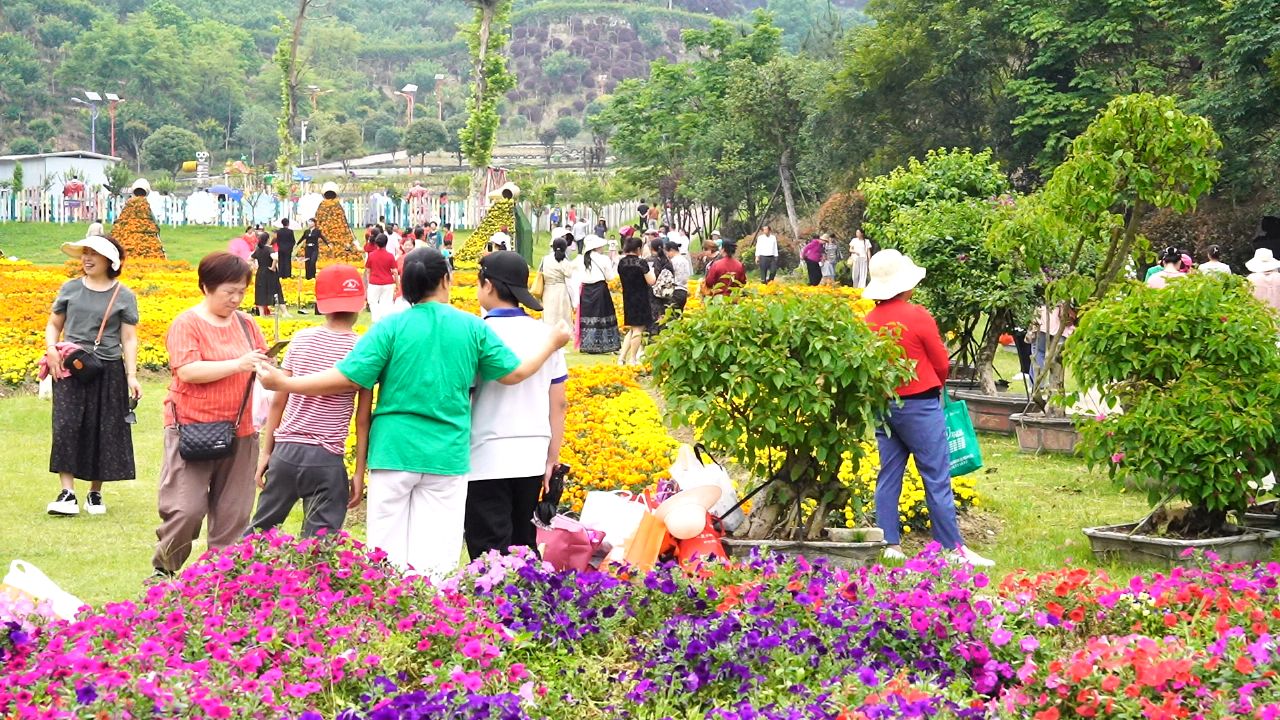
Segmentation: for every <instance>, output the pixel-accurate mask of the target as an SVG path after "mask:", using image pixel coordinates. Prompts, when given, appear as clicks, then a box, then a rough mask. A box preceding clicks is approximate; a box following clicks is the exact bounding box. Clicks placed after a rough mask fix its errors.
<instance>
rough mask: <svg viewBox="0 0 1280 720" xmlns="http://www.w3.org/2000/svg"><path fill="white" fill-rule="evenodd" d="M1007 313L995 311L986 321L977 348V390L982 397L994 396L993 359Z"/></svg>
mask: <svg viewBox="0 0 1280 720" xmlns="http://www.w3.org/2000/svg"><path fill="white" fill-rule="evenodd" d="M1009 317H1010V314H1009V311H1008V310H997V311H996V312H994V313H992V314H991V316H990V317H989V319H988V320H987V332H986V334H985V335H984V336H983V338H982V345H980V346H979V347H978V356H977V358H975V359H974V363H973V364H974V367H975V368H976V369H977V375H978V377H977V379H978V386H979V389H980V390H981V391H982V394H983V395H995V394H996V379H995V358H996V351H997V350H999V348H1000V335H1001V334H1003V333H1004V330H1005V328H1006V327H1008V325H1009Z"/></svg>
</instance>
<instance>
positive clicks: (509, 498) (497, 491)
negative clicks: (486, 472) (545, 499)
mask: <svg viewBox="0 0 1280 720" xmlns="http://www.w3.org/2000/svg"><path fill="white" fill-rule="evenodd" d="M541 493H542V476H541V475H538V476H537V477H526V478H508V479H502V480H472V481H471V482H470V483H468V484H467V512H466V518H465V520H464V521H463V529H464V534H465V535H466V539H467V552H468V553H469V554H470V555H471V558H472V559H473V560H474V559H475V558H477V557H479V556H481V555H483V554H484V553H486V552H488V551H489V550H497V551H498V552H501V553H505V552H507V549H508V548H510V547H511V546H512V545H524V546H526V547H531V548H532V547H537V542H538V535H537V531H536V530H535V529H534V527H533V511H534V509H535V508H536V507H537V506H538V496H539V495H541Z"/></svg>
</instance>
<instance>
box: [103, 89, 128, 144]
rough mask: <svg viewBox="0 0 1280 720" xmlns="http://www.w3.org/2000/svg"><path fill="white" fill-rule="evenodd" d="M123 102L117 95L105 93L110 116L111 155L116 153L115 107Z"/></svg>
mask: <svg viewBox="0 0 1280 720" xmlns="http://www.w3.org/2000/svg"><path fill="white" fill-rule="evenodd" d="M122 102H124V100H122V99H121V98H120V96H119V95H117V94H115V93H107V114H108V115H110V116H111V156H112V157H115V154H116V107H117V106H119V105H120V103H122Z"/></svg>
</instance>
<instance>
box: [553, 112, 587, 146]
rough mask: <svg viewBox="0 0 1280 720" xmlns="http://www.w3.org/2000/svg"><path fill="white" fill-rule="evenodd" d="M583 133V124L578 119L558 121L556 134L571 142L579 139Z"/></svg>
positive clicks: (564, 118) (561, 119)
mask: <svg viewBox="0 0 1280 720" xmlns="http://www.w3.org/2000/svg"><path fill="white" fill-rule="evenodd" d="M580 132H582V123H581V122H579V121H578V119H577V118H572V117H562V118H560V119H559V120H557V121H556V134H558V135H559V136H560V137H561V138H563V139H564V141H565V142H569V141H570V140H573V139H574V138H576V137H578V133H580Z"/></svg>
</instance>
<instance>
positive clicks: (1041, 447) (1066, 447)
mask: <svg viewBox="0 0 1280 720" xmlns="http://www.w3.org/2000/svg"><path fill="white" fill-rule="evenodd" d="M1009 421H1010V422H1011V423H1013V428H1014V430H1015V432H1016V433H1017V435H1018V448H1019V449H1020V450H1022V452H1025V453H1037V454H1038V453H1053V454H1057V455H1074V454H1075V452H1076V443H1078V442H1079V441H1080V433H1079V432H1077V431H1076V426H1075V424H1074V423H1072V422H1071V419H1070V418H1057V417H1049V416H1048V415H1040V414H1031V413H1014V414H1013V415H1011V416H1010V417H1009Z"/></svg>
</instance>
